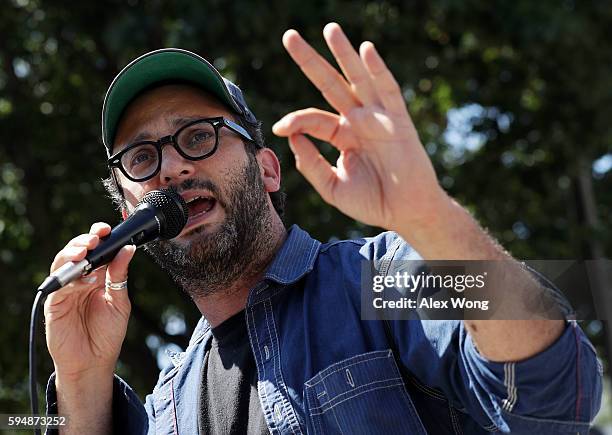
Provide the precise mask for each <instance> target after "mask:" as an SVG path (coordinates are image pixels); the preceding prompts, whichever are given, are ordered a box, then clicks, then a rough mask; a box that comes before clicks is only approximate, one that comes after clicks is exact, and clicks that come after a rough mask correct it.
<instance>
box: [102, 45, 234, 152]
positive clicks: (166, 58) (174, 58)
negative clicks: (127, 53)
mask: <svg viewBox="0 0 612 435" xmlns="http://www.w3.org/2000/svg"><path fill="white" fill-rule="evenodd" d="M168 80H179V81H186V82H190V83H193V84H194V85H196V86H199V87H202V88H203V89H205V90H207V91H208V92H210V93H212V94H213V95H215V96H216V97H218V98H219V99H220V100H221V101H222V102H224V103H226V104H227V105H229V106H230V107H231V108H233V109H234V110H235V111H236V112H237V113H241V112H242V111H241V109H240V107H238V105H237V104H236V102H235V101H234V99H233V98H232V97H231V95H230V93H229V91H228V89H227V87H226V86H225V83H224V81H223V78H222V77H221V75H220V74H219V72H218V71H217V70H216V69H215V68H214V67H213V66H212V65H211V64H210V63H209V62H208V61H207V60H206V59H204V58H202V57H200V56H198V55H197V54H194V53H191V52H190V51H187V50H181V49H178V48H164V49H161V50H156V51H152V52H150V53H147V54H145V55H143V56H141V57H139V58H137V59H135V60H134V61H132V62H131V63H130V64H128V65H127V66H126V67H125V68H123V70H122V71H121V72H120V73H119V74H118V75H117V77H115V80H113V82H112V83H111V85H110V87H109V88H108V91H107V92H106V96H105V97H104V105H103V107H102V141H103V142H104V146H105V147H106V149H107V151H108V153H109V155H110V153H111V150H112V147H113V140H114V138H115V134H116V130H117V124H118V123H119V119H120V117H121V114H122V113H123V111H124V110H125V108H126V107H127V105H128V104H129V103H130V102H131V101H132V100H133V99H134V97H136V96H137V95H138V94H139V93H140V92H142V91H143V90H144V89H146V88H148V87H150V86H152V85H154V84H155V83H159V82H164V81H168Z"/></svg>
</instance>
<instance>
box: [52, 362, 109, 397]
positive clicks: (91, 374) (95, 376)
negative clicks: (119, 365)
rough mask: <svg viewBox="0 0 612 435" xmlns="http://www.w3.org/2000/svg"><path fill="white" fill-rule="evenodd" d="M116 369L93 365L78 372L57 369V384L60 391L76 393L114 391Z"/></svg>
mask: <svg viewBox="0 0 612 435" xmlns="http://www.w3.org/2000/svg"><path fill="white" fill-rule="evenodd" d="M113 377H114V370H113V368H106V367H93V368H91V369H87V370H83V371H80V372H76V373H74V372H73V373H71V372H63V371H61V370H58V368H57V367H56V369H55V386H56V389H57V391H58V393H59V392H60V390H61V392H62V394H64V395H70V396H72V395H74V393H82V392H84V391H91V390H95V391H104V390H108V389H110V391H112V385H113Z"/></svg>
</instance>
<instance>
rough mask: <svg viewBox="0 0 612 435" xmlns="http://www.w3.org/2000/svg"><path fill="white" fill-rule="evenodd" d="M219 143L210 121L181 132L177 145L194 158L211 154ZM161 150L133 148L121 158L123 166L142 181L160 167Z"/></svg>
mask: <svg viewBox="0 0 612 435" xmlns="http://www.w3.org/2000/svg"><path fill="white" fill-rule="evenodd" d="M216 141H217V133H216V130H215V127H214V126H213V125H212V124H211V123H210V122H208V121H202V122H198V123H196V124H193V125H190V126H189V127H186V128H184V129H182V130H181V131H180V133H179V134H178V135H177V136H176V143H177V144H178V146H179V148H180V149H181V151H182V152H183V153H184V154H185V155H187V156H189V157H192V158H199V157H204V156H206V155H207V154H210V153H211V152H212V151H213V150H214V148H215V143H216ZM160 153H161V149H158V147H157V146H155V145H153V144H150V143H144V144H141V145H138V146H136V147H134V148H131V149H130V150H129V151H127V152H126V153H124V154H123V155H122V156H121V165H122V166H123V168H124V169H125V170H126V172H127V173H128V174H129V175H130V176H131V177H132V178H135V179H142V178H146V177H148V176H150V175H151V174H153V173H154V172H155V170H156V169H157V167H158V165H159V158H160Z"/></svg>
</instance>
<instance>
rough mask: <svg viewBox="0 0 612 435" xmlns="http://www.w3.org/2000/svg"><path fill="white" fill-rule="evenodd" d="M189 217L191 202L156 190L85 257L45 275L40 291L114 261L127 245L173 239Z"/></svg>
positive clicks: (147, 195)
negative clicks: (188, 205)
mask: <svg viewBox="0 0 612 435" xmlns="http://www.w3.org/2000/svg"><path fill="white" fill-rule="evenodd" d="M187 218H188V209H187V204H185V201H184V200H183V198H182V197H181V196H180V195H179V194H178V193H176V192H175V191H172V190H153V191H151V192H149V193H147V194H146V195H145V196H144V197H143V198H142V200H141V201H140V202H139V203H138V205H137V206H136V208H135V209H134V212H133V213H132V214H131V215H130V216H129V217H128V218H127V219H126V220H124V221H123V222H121V223H120V224H119V225H117V226H116V227H115V228H113V229H112V230H111V233H110V234H109V235H108V236H106V237H104V238H102V239H101V242H100V244H99V245H98V246H97V247H96V248H95V249H93V250H91V251H89V252H88V253H87V255H86V256H85V258H84V259H83V260H81V261H79V262H77V263H75V262H73V261H70V262H68V263H66V264H64V265H63V266H62V267H60V268H58V269H57V270H56V271H54V272H53V273H52V274H51V275H49V276H48V277H47V278H45V280H44V281H43V283H42V284H41V285H40V287H38V291H39V292H42V293H43V295H44V296H46V295H48V294H50V293H53V292H54V291H56V290H59V289H60V288H62V287H64V286H65V285H66V284H68V283H70V282H71V281H73V280H75V279H76V278H79V277H81V276H83V275H87V274H88V273H90V272H91V271H92V270H94V269H96V268H98V267H99V266H102V265H103V264H107V263H110V261H111V260H112V259H113V258H115V255H117V252H119V250H120V249H121V248H122V247H124V246H125V245H128V244H132V245H136V247H138V246H142V245H144V244H145V243H148V242H152V241H154V240H158V239H164V240H167V239H172V238H174V237H176V236H178V235H179V234H180V233H181V231H182V230H183V228H185V224H186V223H187Z"/></svg>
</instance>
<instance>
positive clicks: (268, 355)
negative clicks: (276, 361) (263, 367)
mask: <svg viewBox="0 0 612 435" xmlns="http://www.w3.org/2000/svg"><path fill="white" fill-rule="evenodd" d="M264 353H265V354H266V361H268V360H269V359H270V349H268V346H264Z"/></svg>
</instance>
